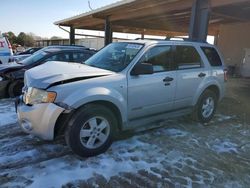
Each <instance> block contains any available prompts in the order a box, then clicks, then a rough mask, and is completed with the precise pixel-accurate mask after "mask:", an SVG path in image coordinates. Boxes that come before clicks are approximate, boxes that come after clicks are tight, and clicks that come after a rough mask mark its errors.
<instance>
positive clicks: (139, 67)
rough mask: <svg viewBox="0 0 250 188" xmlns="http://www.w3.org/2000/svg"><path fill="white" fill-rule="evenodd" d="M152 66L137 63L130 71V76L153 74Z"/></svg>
mask: <svg viewBox="0 0 250 188" xmlns="http://www.w3.org/2000/svg"><path fill="white" fill-rule="evenodd" d="M153 73H154V71H153V65H151V64H148V63H139V64H136V65H135V66H134V68H133V69H132V71H131V73H130V74H131V75H132V76H138V75H142V74H153Z"/></svg>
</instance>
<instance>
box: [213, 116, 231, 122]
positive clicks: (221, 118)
mask: <svg viewBox="0 0 250 188" xmlns="http://www.w3.org/2000/svg"><path fill="white" fill-rule="evenodd" d="M215 116H216V118H217V120H218V121H219V122H222V121H227V120H230V119H233V118H234V116H227V115H222V114H217V115H215Z"/></svg>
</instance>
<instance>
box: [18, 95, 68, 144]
mask: <svg viewBox="0 0 250 188" xmlns="http://www.w3.org/2000/svg"><path fill="white" fill-rule="evenodd" d="M15 104H16V105H15V106H16V111H17V115H18V122H19V125H20V126H21V128H22V129H23V130H24V132H26V133H29V134H33V135H35V136H38V137H40V138H42V139H44V140H53V139H54V127H55V124H56V121H57V119H58V117H59V116H60V114H61V113H62V112H63V111H64V110H65V109H64V108H62V107H59V106H57V105H56V104H53V103H42V104H35V105H32V106H28V105H26V104H24V103H23V101H22V97H19V98H17V99H16V103H15Z"/></svg>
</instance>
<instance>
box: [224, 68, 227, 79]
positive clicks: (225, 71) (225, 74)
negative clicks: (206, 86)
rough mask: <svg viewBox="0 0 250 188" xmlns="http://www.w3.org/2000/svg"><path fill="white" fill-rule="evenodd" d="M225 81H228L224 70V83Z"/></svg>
mask: <svg viewBox="0 0 250 188" xmlns="http://www.w3.org/2000/svg"><path fill="white" fill-rule="evenodd" d="M227 80H228V77H227V69H224V81H225V82H226V81H227Z"/></svg>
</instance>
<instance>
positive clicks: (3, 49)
mask: <svg viewBox="0 0 250 188" xmlns="http://www.w3.org/2000/svg"><path fill="white" fill-rule="evenodd" d="M12 56H13V51H12V47H11V44H10V42H9V40H8V39H7V38H6V37H3V36H2V35H0V64H7V63H9V61H10V59H11V57H12Z"/></svg>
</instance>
